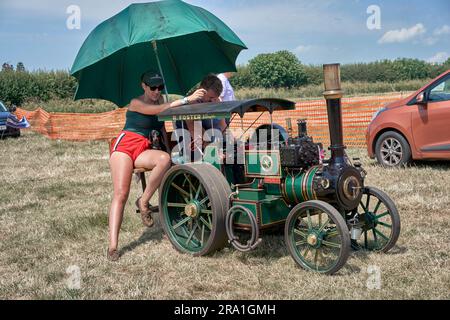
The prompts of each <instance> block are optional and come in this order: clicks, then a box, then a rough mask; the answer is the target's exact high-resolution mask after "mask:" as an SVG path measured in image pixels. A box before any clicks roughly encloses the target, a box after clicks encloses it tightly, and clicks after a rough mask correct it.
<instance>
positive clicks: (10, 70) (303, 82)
mask: <svg viewBox="0 0 450 320" xmlns="http://www.w3.org/2000/svg"><path fill="white" fill-rule="evenodd" d="M448 69H450V59H448V60H447V61H446V62H444V63H442V64H430V63H427V62H425V61H422V60H418V59H406V58H401V59H397V60H381V61H375V62H370V63H353V64H345V65H342V66H341V78H342V81H344V82H355V83H359V82H364V83H380V82H387V83H397V82H399V81H405V80H421V79H430V78H435V77H437V76H438V75H439V74H441V73H442V72H444V71H446V70H448ZM322 82H323V72H322V66H314V65H304V64H302V63H301V61H300V60H299V59H298V58H297V56H296V55H295V54H293V53H291V52H289V51H279V52H275V53H269V54H260V55H258V56H256V57H255V58H253V59H252V60H250V61H249V62H248V64H247V65H243V66H238V72H237V74H236V75H235V76H234V77H233V78H231V83H232V85H233V86H234V87H235V89H243V88H262V89H278V88H287V89H292V88H302V87H305V86H308V85H319V84H321V83H322ZM76 87H77V82H76V79H75V78H73V77H72V76H70V74H69V72H68V71H41V70H39V71H33V72H29V71H27V70H26V69H25V66H24V64H23V63H18V64H17V66H16V68H15V69H14V67H13V66H12V65H10V64H8V63H4V64H3V65H2V70H1V71H0V100H1V101H3V102H5V103H6V104H15V105H22V104H23V103H24V102H26V101H30V100H35V101H39V102H46V101H48V100H50V99H72V98H73V96H74V94H75V90H76Z"/></svg>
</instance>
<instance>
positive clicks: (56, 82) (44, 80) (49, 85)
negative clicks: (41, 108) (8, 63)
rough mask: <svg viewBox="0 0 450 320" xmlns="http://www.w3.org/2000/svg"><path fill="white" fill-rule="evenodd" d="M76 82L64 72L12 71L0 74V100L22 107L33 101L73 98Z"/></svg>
mask: <svg viewBox="0 0 450 320" xmlns="http://www.w3.org/2000/svg"><path fill="white" fill-rule="evenodd" d="M76 86H77V82H76V80H75V78H73V77H71V76H70V75H69V73H68V72H66V71H50V72H46V71H36V72H26V71H12V70H4V71H1V72H0V100H1V101H3V102H5V103H7V104H15V105H22V104H23V103H25V102H26V101H28V100H30V99H33V100H38V101H44V102H45V101H49V100H50V99H65V98H70V97H73V96H74V94H75V90H76Z"/></svg>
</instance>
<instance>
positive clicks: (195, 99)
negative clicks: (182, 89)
mask: <svg viewBox="0 0 450 320" xmlns="http://www.w3.org/2000/svg"><path fill="white" fill-rule="evenodd" d="M206 94H207V91H206V90H205V89H198V90H197V91H195V92H194V93H193V94H192V95H190V96H189V97H188V101H189V104H192V103H201V102H202V101H203V98H204V97H205V95H206Z"/></svg>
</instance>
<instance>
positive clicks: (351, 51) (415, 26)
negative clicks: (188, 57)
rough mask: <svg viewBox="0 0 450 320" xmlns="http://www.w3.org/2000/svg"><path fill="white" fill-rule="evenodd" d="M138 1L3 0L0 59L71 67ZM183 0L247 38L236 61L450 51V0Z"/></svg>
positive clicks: (358, 58) (439, 57)
mask: <svg viewBox="0 0 450 320" xmlns="http://www.w3.org/2000/svg"><path fill="white" fill-rule="evenodd" d="M136 2H149V1H148V0H147V1H139V0H134V1H126V0H115V1H113V0H97V1H88V0H0V63H3V62H8V63H10V64H13V65H16V64H17V63H18V62H23V63H24V65H25V67H26V68H27V69H28V70H37V69H41V70H52V69H59V70H61V69H62V70H69V69H70V68H71V67H72V64H73V61H74V60H75V57H76V55H77V53H78V50H79V49H80V47H81V45H82V44H83V42H84V40H85V39H86V38H87V36H88V35H89V33H90V32H91V31H92V30H93V29H94V28H95V27H96V26H97V25H98V24H99V23H101V22H102V21H104V20H106V19H108V18H109V17H111V16H113V15H114V14H116V13H118V12H119V11H121V10H122V9H124V8H126V7H127V6H128V5H129V4H131V3H136ZM185 2H188V3H190V4H193V5H197V6H201V7H203V8H205V9H207V10H209V11H210V12H212V13H213V14H215V15H216V16H217V17H219V18H220V19H221V20H223V21H224V22H225V23H226V24H227V25H228V26H229V27H230V28H231V29H232V30H233V31H234V32H235V33H236V34H237V35H238V36H239V37H240V38H241V39H242V41H243V42H244V43H245V44H246V45H247V47H248V48H249V49H248V50H245V51H243V52H242V53H241V54H240V56H239V57H238V60H237V63H238V64H246V63H247V62H248V61H249V60H250V59H252V58H253V57H255V56H256V55H258V54H260V53H271V52H276V51H279V50H289V51H292V52H293V53H295V54H296V55H297V56H298V58H299V59H300V61H301V62H302V63H304V64H314V65H320V64H324V63H336V62H339V63H343V64H344V63H355V62H370V61H375V60H382V59H396V58H400V57H405V58H417V59H421V60H426V61H429V62H432V63H440V62H443V61H445V60H447V59H448V58H449V57H450V0H428V1H423V0H315V1H311V0H277V1H274V0H271V1H268V0H186V1H185ZM73 6H76V7H75V9H77V10H78V9H79V13H80V15H79V17H80V19H79V22H80V25H79V28H78V27H77V24H76V22H77V20H74V19H72V18H73V14H74V13H77V11H73ZM68 22H69V26H68ZM74 26H75V28H74Z"/></svg>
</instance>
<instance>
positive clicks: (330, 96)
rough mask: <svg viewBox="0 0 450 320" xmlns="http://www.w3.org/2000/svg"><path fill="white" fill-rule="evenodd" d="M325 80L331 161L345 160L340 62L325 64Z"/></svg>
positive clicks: (339, 161) (341, 161) (340, 161)
mask: <svg viewBox="0 0 450 320" xmlns="http://www.w3.org/2000/svg"><path fill="white" fill-rule="evenodd" d="M323 74H324V80H325V92H324V93H323V95H324V96H325V99H326V100H327V112H328V126H329V128H330V140H331V146H330V150H331V162H332V163H343V162H345V159H344V155H345V152H344V150H345V148H346V147H345V146H344V135H343V131H342V110H341V109H342V108H341V98H342V89H341V72H340V64H326V65H324V66H323Z"/></svg>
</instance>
